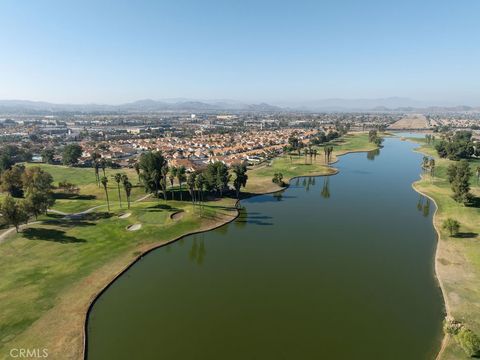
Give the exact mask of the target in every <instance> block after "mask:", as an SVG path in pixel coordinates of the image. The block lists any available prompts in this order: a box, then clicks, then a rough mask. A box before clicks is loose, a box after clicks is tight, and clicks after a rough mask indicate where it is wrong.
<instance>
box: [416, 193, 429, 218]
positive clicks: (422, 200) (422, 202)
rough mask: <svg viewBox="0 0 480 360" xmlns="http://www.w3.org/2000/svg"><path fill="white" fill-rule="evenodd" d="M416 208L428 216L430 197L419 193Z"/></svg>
mask: <svg viewBox="0 0 480 360" xmlns="http://www.w3.org/2000/svg"><path fill="white" fill-rule="evenodd" d="M417 210H418V211H419V212H421V213H422V214H423V216H425V217H428V215H430V199H429V198H426V197H425V196H423V195H420V197H419V198H418V202H417Z"/></svg>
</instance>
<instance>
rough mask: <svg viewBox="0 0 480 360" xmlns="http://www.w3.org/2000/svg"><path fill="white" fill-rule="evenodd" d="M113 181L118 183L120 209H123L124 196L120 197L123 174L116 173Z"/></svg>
mask: <svg viewBox="0 0 480 360" xmlns="http://www.w3.org/2000/svg"><path fill="white" fill-rule="evenodd" d="M113 180H114V181H115V182H116V183H117V189H118V201H119V202H120V208H121V207H122V196H121V195H120V182H121V181H122V174H120V173H116V174H115V175H113Z"/></svg>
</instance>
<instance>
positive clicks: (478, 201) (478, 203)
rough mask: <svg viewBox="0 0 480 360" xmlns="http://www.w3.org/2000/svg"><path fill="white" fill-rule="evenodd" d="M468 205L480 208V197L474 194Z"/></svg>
mask: <svg viewBox="0 0 480 360" xmlns="http://www.w3.org/2000/svg"><path fill="white" fill-rule="evenodd" d="M467 206H468V207H474V208H480V197H478V196H474V197H473V198H472V199H471V200H470V201H469V203H468V205H467Z"/></svg>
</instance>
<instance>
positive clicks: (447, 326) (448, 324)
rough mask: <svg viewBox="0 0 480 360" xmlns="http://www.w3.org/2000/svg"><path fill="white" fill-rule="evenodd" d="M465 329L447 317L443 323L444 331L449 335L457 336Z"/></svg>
mask: <svg viewBox="0 0 480 360" xmlns="http://www.w3.org/2000/svg"><path fill="white" fill-rule="evenodd" d="M462 327H463V325H462V323H461V322H459V321H456V320H455V319H453V318H451V317H447V318H446V319H445V320H444V322H443V331H445V333H446V334H449V335H457V334H458V332H459V331H460V329H461V328H462Z"/></svg>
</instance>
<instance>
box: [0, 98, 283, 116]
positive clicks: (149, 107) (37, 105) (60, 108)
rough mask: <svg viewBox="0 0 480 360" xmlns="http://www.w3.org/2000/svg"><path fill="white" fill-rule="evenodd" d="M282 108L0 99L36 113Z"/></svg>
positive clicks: (0, 109) (3, 109)
mask: <svg viewBox="0 0 480 360" xmlns="http://www.w3.org/2000/svg"><path fill="white" fill-rule="evenodd" d="M228 110H232V111H233V110H235V111H255V112H256V111H259V112H262V111H269V112H275V111H282V110H283V109H282V108H281V107H278V106H274V105H270V104H266V103H261V104H244V103H239V102H226V101H225V102H204V101H193V100H181V101H156V100H151V99H145V100H138V101H134V102H131V103H126V104H121V105H104V104H54V103H48V102H42V101H28V100H0V113H35V112H52V113H56V112H82V113H91V112H139V113H143V112H167V111H168V112H169V111H172V112H174V111H177V112H182V111H185V112H196V111H200V112H204V111H207V112H208V111H228Z"/></svg>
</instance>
